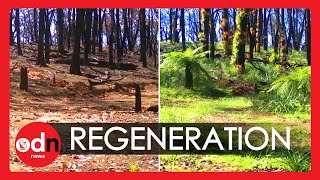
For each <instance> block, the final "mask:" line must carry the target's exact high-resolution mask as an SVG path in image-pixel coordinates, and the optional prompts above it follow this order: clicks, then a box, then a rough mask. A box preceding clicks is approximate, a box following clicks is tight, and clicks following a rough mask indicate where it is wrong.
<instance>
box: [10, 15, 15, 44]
mask: <svg viewBox="0 0 320 180" xmlns="http://www.w3.org/2000/svg"><path fill="white" fill-rule="evenodd" d="M12 14H13V10H12V9H11V10H10V46H13V45H14V38H13V31H12V19H13V18H12Z"/></svg>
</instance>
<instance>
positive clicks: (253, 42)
mask: <svg viewBox="0 0 320 180" xmlns="http://www.w3.org/2000/svg"><path fill="white" fill-rule="evenodd" d="M257 12H258V11H257V9H256V8H254V9H252V11H251V13H252V20H251V22H250V23H248V25H249V26H248V31H249V37H250V49H249V55H250V58H253V51H254V49H255V46H256V29H257ZM250 25H251V26H250Z"/></svg>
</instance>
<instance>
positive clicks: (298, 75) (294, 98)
mask: <svg viewBox="0 0 320 180" xmlns="http://www.w3.org/2000/svg"><path fill="white" fill-rule="evenodd" d="M310 70H311V69H310V67H303V68H296V69H295V70H294V71H292V72H291V73H290V74H289V75H286V76H283V77H280V78H278V79H277V80H275V81H274V82H273V83H272V84H271V86H270V87H269V88H268V89H266V90H265V91H262V92H261V93H260V94H259V96H258V99H254V104H255V106H256V107H258V108H259V109H260V110H264V111H270V112H280V113H292V112H310V93H311V89H310V87H311V80H310Z"/></svg>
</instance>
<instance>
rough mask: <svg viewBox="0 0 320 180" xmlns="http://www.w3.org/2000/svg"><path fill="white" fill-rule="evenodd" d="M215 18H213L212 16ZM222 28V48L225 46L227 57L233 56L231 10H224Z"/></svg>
mask: <svg viewBox="0 0 320 180" xmlns="http://www.w3.org/2000/svg"><path fill="white" fill-rule="evenodd" d="M211 17H213V16H211ZM220 27H221V29H222V46H223V51H224V53H225V54H226V55H231V54H232V49H231V40H230V35H229V32H230V26H229V9H228V8H224V9H223V10H222V20H221V24H220Z"/></svg>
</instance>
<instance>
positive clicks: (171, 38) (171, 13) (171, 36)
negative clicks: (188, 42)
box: [169, 8, 173, 42]
mask: <svg viewBox="0 0 320 180" xmlns="http://www.w3.org/2000/svg"><path fill="white" fill-rule="evenodd" d="M169 16H170V17H169V19H170V24H169V40H170V42H173V33H172V32H173V11H172V8H170V9H169Z"/></svg>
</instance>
